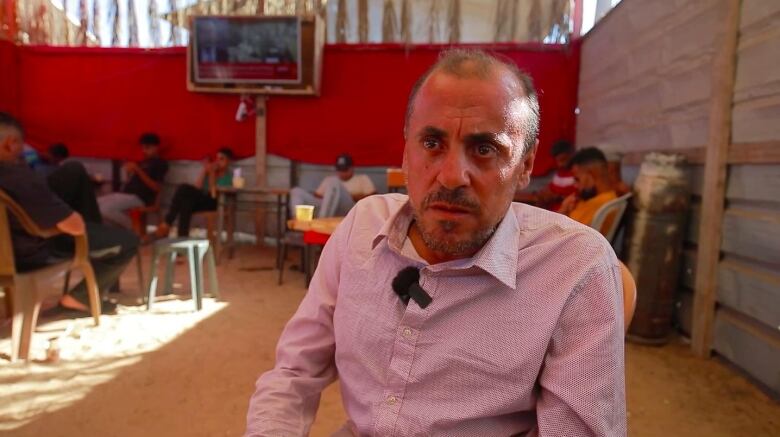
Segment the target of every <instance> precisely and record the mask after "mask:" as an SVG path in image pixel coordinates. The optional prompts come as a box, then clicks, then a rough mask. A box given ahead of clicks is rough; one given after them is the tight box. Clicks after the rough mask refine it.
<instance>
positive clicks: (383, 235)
mask: <svg viewBox="0 0 780 437" xmlns="http://www.w3.org/2000/svg"><path fill="white" fill-rule="evenodd" d="M413 217H414V216H413V213H412V206H411V204H410V202H409V201H408V200H407V201H406V203H404V205H403V206H402V207H401V208H399V209H398V210H397V211H396V212H395V213H393V214H392V215H391V216H390V217H389V218H388V219H387V221H385V224H384V225H382V228H381V229H380V230H379V232H378V233H377V234H376V235H375V236H374V238H373V240H371V249H372V250H373V249H375V248H376V247H377V246H378V245H379V243H380V242H382V240H385V239H387V244H388V246H389V247H390V248H391V249H392V250H394V251H395V252H397V253H400V252H401V248H402V247H403V243H404V240H405V239H406V238H407V232H408V230H409V225H410V224H411V223H412V220H413ZM519 233H520V225H519V223H518V221H517V217H516V216H515V212H514V210H513V208H512V207H511V206H510V207H509V209H508V210H507V212H506V214H505V215H504V218H503V220H501V223H500V224H499V225H498V228H496V231H495V232H494V233H493V236H491V237H490V239H489V240H488V241H487V243H485V245H484V246H482V249H480V250H479V252H477V253H476V254H475V255H474V256H473V257H471V258H467V259H460V260H455V261H450V262H446V263H441V264H438V265H435V266H431V267H430V269H431V270H432V271H443V270H449V269H457V270H461V269H467V268H470V267H473V266H476V267H479V268H480V269H482V270H484V271H485V272H486V273H488V274H490V275H491V276H493V277H494V278H496V279H497V280H499V281H500V282H501V283H502V284H504V285H506V286H507V287H509V288H511V289H515V287H516V286H517V259H518V251H519V244H520V243H519Z"/></svg>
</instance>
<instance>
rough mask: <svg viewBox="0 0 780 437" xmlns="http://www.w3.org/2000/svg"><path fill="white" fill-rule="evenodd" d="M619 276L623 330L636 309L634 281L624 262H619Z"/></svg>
mask: <svg viewBox="0 0 780 437" xmlns="http://www.w3.org/2000/svg"><path fill="white" fill-rule="evenodd" d="M620 277H621V279H622V280H623V323H624V329H625V332H628V327H629V326H630V325H631V320H632V319H633V318H634V310H635V309H636V282H634V277H633V276H632V275H631V272H630V271H629V270H628V267H626V265H625V264H623V263H622V262H621V263H620Z"/></svg>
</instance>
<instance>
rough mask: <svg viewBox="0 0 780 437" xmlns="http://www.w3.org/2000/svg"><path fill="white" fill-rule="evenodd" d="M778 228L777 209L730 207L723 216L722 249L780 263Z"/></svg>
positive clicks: (759, 259) (760, 260)
mask: <svg viewBox="0 0 780 437" xmlns="http://www.w3.org/2000/svg"><path fill="white" fill-rule="evenodd" d="M778 229H780V214H778V213H775V212H767V211H754V210H746V209H729V210H727V211H726V214H725V217H724V218H723V240H722V244H723V245H722V250H723V252H724V253H726V254H734V255H737V256H740V257H745V258H748V259H750V260H754V261H758V262H761V263H769V264H776V263H780V232H778ZM778 304H779V305H780V302H778Z"/></svg>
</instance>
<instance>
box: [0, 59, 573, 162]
mask: <svg viewBox="0 0 780 437" xmlns="http://www.w3.org/2000/svg"><path fill="white" fill-rule="evenodd" d="M480 47H482V48H485V49H488V50H491V51H494V52H498V53H501V54H502V55H504V56H506V57H508V58H509V59H512V60H513V61H515V62H516V63H517V64H518V65H519V66H520V67H521V68H522V69H524V70H525V71H527V72H528V73H530V74H531V76H532V77H533V78H534V81H535V84H536V86H537V89H538V91H539V95H540V105H541V110H542V124H541V134H540V143H541V150H540V153H539V157H538V158H537V165H536V168H535V173H536V174H540V173H544V172H546V171H547V170H549V169H550V168H551V166H552V159H551V158H550V157H549V156H548V155H549V154H548V153H547V150H548V148H549V146H550V144H551V143H552V142H553V141H555V140H556V139H559V138H565V139H570V140H574V132H575V116H574V109H575V107H576V103H577V81H578V69H579V47H578V45H577V44H576V43H575V44H574V45H571V46H551V45H536V44H534V45H522V46H518V45H490V46H480ZM442 48H443V47H442V46H438V45H437V46H413V47H404V46H399V45H365V46H355V45H329V46H326V47H325V54H324V61H323V73H322V92H321V96H319V97H281V96H273V97H270V98H269V100H268V105H267V138H268V152H269V153H272V154H276V155H280V156H284V157H287V158H290V159H295V160H299V161H304V162H311V163H323V164H329V163H332V162H333V161H335V157H336V156H337V155H338V154H339V153H343V152H347V153H350V154H352V155H353V156H354V158H355V162H356V164H357V165H398V164H400V162H401V153H402V151H403V135H402V129H403V117H404V112H405V107H406V99H407V96H408V93H409V90H410V88H411V86H412V84H413V83H414V80H415V79H416V78H417V77H418V76H419V75H420V74H421V73H422V72H423V71H425V69H426V68H428V66H430V65H431V64H432V63H433V62H434V61H435V59H436V57H437V55H438V53H439V51H440V50H441V49H442ZM3 50H4V49H3V46H2V45H0V60H4V59H6V58H3V56H4V54H3V53H4V52H3ZM16 50H17V51H18V63H17V64H16V65H17V66H18V68H17V69H16V73H17V74H18V83H19V91H18V96H17V98H18V101H19V103H18V108H17V109H16V110H14V106H13V105H11V106H8V105H7V101H12V100H13V98H14V95H13V90H12V92H10V93H9V92H8V91H7V90H5V92H4V89H3V88H0V107H8V108H9V109H10V110H11V111H12V112H15V113H16V115H17V116H19V117H20V118H21V120H22V122H23V124H24V125H25V129H26V131H27V138H28V142H29V143H30V144H32V145H33V146H35V147H38V148H45V147H46V146H47V145H49V144H51V143H54V142H58V141H62V142H64V143H66V144H67V145H68V147H69V148H70V149H71V152H72V153H73V154H74V155H79V156H93V157H102V158H119V159H126V158H136V157H138V155H139V150H138V147H137V139H138V136H139V135H140V134H141V133H142V132H144V131H154V132H157V133H159V134H160V136H161V137H162V141H163V154H164V155H165V156H166V157H168V158H170V159H202V158H203V157H204V156H206V155H208V154H211V153H213V152H214V151H216V150H217V149H218V148H219V147H222V146H230V147H232V148H233V149H234V150H235V151H236V152H237V154H238V155H239V156H241V157H245V156H251V155H253V154H254V149H255V147H254V138H255V127H254V122H253V121H252V120H251V119H250V120H248V121H245V122H236V121H235V118H234V117H235V113H236V108H237V106H238V103H239V97H238V95H229V94H207V93H192V92H189V91H187V89H186V81H185V78H186V76H185V72H186V56H185V49H183V48H173V49H156V50H143V49H102V48H73V47H69V48H54V47H30V46H22V47H17V48H16ZM3 65H4V67H3V70H4V71H7V70H8V68H7V66H8V64H6V63H5V62H4V63H3Z"/></svg>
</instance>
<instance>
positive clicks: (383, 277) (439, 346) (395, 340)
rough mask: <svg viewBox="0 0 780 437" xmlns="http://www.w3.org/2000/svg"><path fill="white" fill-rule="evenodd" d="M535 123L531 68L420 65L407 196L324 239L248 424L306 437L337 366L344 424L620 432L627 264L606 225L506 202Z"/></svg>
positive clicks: (410, 116) (409, 128)
mask: <svg viewBox="0 0 780 437" xmlns="http://www.w3.org/2000/svg"><path fill="white" fill-rule="evenodd" d="M538 127H539V105H538V102H537V97H536V93H535V91H534V89H533V85H532V83H531V80H530V78H528V76H526V75H524V74H523V73H521V72H520V71H518V70H517V68H516V67H515V66H514V65H511V64H505V63H504V61H501V60H498V59H496V58H494V57H492V56H490V55H487V54H486V53H484V52H481V51H466V50H452V51H448V52H446V53H444V54H443V56H442V57H441V59H440V60H439V62H438V63H437V64H436V65H434V66H433V67H432V68H431V70H429V71H428V72H427V73H426V74H425V75H423V77H422V78H420V80H419V81H418V82H417V84H416V85H415V87H414V88H413V90H412V93H411V96H410V98H409V105H408V108H407V119H406V125H405V129H404V135H405V138H406V145H405V149H404V160H403V168H404V171H405V173H406V177H407V181H408V184H407V189H408V193H409V195H408V197H407V196H405V195H401V194H388V195H383V196H372V197H369V198H366V199H364V200H361V201H360V202H358V203H357V205H355V207H354V208H353V209H352V210H351V211H350V213H349V215H347V217H346V218H345V219H344V221H343V222H342V224H341V225H340V226H339V228H338V229H337V230H336V232H335V233H334V234H333V236H332V237H331V239H330V240H329V241H328V244H327V245H326V246H325V249H324V251H323V254H322V258H321V260H320V264H319V267H318V268H317V271H316V272H315V274H314V278H313V279H312V282H311V285H310V287H309V291H308V293H307V295H306V297H305V298H304V300H303V301H302V302H301V305H300V307H299V308H298V311H297V312H296V314H295V315H294V316H293V318H292V319H291V320H290V322H289V323H288V324H287V326H286V328H285V330H284V332H283V333H282V335H281V337H280V339H279V344H278V347H277V352H276V365H275V367H274V368H273V369H271V370H269V371H267V372H266V373H264V374H263V375H262V376H261V377H260V379H259V380H258V381H257V389H256V391H255V393H254V395H253V396H252V399H251V401H250V406H249V412H248V415H247V431H246V435H248V436H302V435H307V434H308V433H309V429H310V426H311V423H312V421H313V420H314V416H315V413H316V411H317V407H318V404H319V399H320V393H321V391H322V390H323V389H324V388H325V387H326V386H327V385H329V384H330V383H332V382H334V381H335V380H336V379H337V378H338V380H339V383H340V385H341V394H342V399H343V403H344V408H345V410H346V412H347V415H348V417H349V421H348V422H347V423H346V424H345V425H344V427H343V428H342V429H341V430H340V431H339V435H377V436H413V435H426V436H427V435H444V436H475V435H491V436H492V435H507V436H508V435H525V436H539V435H541V436H550V435H555V436H624V435H625V434H626V416H625V408H626V406H625V387H624V383H625V381H624V379H625V378H624V362H623V353H624V352H623V317H622V314H623V313H622V308H623V303H622V291H621V285H620V284H621V282H620V271H619V267H618V261H617V259H616V258H615V255H614V253H613V252H612V249H611V248H610V246H609V244H608V243H607V242H606V241H605V240H604V239H603V238H602V237H601V236H600V235H599V234H598V232H596V231H594V230H592V229H590V228H588V227H586V226H584V225H581V224H579V223H576V222H574V221H573V220H571V219H569V218H567V217H565V216H563V215H560V214H556V213H553V212H548V211H545V210H542V209H539V208H535V207H532V206H528V205H523V204H519V203H512V196H513V194H514V191H515V187H516V186H518V185H523V184H525V185H527V184H528V182H529V179H530V174H531V169H532V167H533V161H534V155H535V153H536V144H537V143H536V135H537V132H538ZM561 254H566V256H561ZM409 267H411V268H412V270H411V271H412V272H414V273H416V274H419V277H418V278H417V279H416V280H415V278H412V280H411V281H408V280H405V279H409V276H407V273H408V271H407V270H405V269H407V268H409ZM402 270H403V272H401V271H402ZM399 272H401V273H399Z"/></svg>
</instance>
